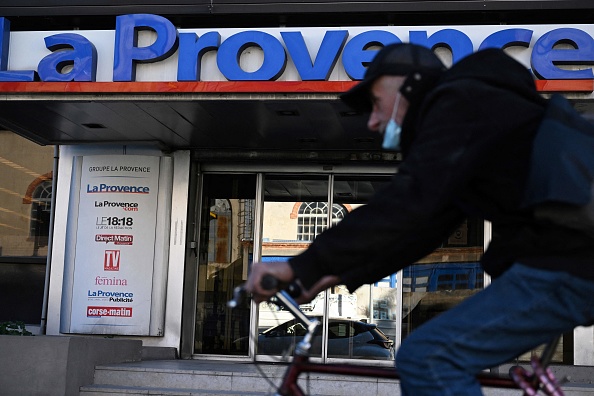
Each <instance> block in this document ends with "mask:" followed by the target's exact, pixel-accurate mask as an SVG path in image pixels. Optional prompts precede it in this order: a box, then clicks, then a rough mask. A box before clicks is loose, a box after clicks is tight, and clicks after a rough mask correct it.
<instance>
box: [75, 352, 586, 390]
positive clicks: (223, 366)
mask: <svg viewBox="0 0 594 396" xmlns="http://www.w3.org/2000/svg"><path fill="white" fill-rule="evenodd" d="M285 370H286V366H285V365H284V364H254V363H235V362H228V361H225V362H219V361H206V360H179V359H178V360H153V361H144V362H131V363H122V364H110V365H102V366H98V367H96V369H95V381H94V384H93V385H88V386H83V387H81V389H80V395H81V396H115V395H119V396H123V395H152V396H155V395H163V396H172V395H178V396H191V395H196V396H205V395H212V396H227V395H228V396H236V395H245V396H252V395H254V396H257V395H273V394H274V393H275V388H276V386H278V384H280V382H281V379H282V376H283V374H284V372H285ZM300 385H301V386H302V388H303V389H304V390H306V392H307V393H308V394H312V395H320V396H322V395H323V396H331V395H340V396H360V395H363V394H364V395H377V396H384V395H386V396H388V395H389V396H399V395H400V391H399V388H398V382H397V381H394V380H386V379H376V378H361V377H347V376H337V375H320V374H311V375H310V376H309V381H307V380H306V379H305V378H302V379H301V380H300ZM563 389H564V391H565V395H566V396H594V385H592V384H576V383H569V384H565V385H564V386H563ZM484 394H485V396H519V395H520V394H521V392H519V391H518V390H506V389H492V388H488V389H484Z"/></svg>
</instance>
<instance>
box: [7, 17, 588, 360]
mask: <svg viewBox="0 0 594 396" xmlns="http://www.w3.org/2000/svg"><path fill="white" fill-rule="evenodd" d="M9 19H10V18H2V19H0V23H1V26H2V29H0V34H2V40H0V43H1V46H0V55H2V56H1V57H0V60H1V61H0V91H2V95H3V99H4V100H3V104H2V106H0V125H2V126H3V127H4V128H5V129H6V130H9V131H13V132H15V133H17V134H19V135H22V136H24V137H26V138H29V139H31V140H33V141H34V142H36V143H39V144H43V145H57V146H58V148H59V149H58V150H57V151H56V154H55V157H56V167H55V173H54V175H55V177H53V180H54V184H53V187H54V190H53V195H54V199H55V203H54V206H53V208H54V212H53V217H52V228H51V229H52V233H51V236H50V238H49V246H50V247H49V248H48V252H47V255H48V267H49V271H48V283H47V285H48V292H47V294H46V301H47V305H46V306H47V316H46V317H45V318H44V319H47V320H46V323H44V325H45V332H46V333H47V334H50V335H61V334H84V335H97V336H104V335H113V336H116V337H133V338H139V339H142V340H143V343H144V345H147V346H163V347H175V348H177V349H178V350H179V353H180V355H181V356H182V357H183V358H204V359H208V358H219V359H220V358H221V357H225V358H226V359H236V360H245V361H252V360H265V361H266V360H277V359H279V358H280V357H282V355H283V354H284V353H285V351H286V350H287V349H289V348H290V346H291V344H292V343H293V342H294V341H295V339H297V337H299V334H300V329H299V326H297V325H295V324H294V323H291V322H290V320H291V318H290V317H288V316H287V315H286V312H284V311H282V310H278V309H277V308H275V307H274V306H271V305H269V304H262V305H261V306H259V307H258V306H256V305H255V304H253V303H251V302H249V301H246V302H245V303H244V304H243V305H242V306H240V307H239V308H237V309H235V310H230V309H229V308H227V306H226V301H227V300H228V299H229V298H230V297H231V294H232V291H233V289H234V288H235V287H236V286H237V285H239V284H241V283H242V282H243V281H245V279H246V277H247V273H248V271H249V267H250V264H251V263H252V262H253V261H256V260H262V261H267V260H268V261H269V260H286V259H287V258H288V257H291V256H293V255H295V254H297V253H299V252H300V251H302V250H303V249H305V248H306V247H307V245H308V244H309V243H311V241H312V240H313V239H314V238H315V237H316V236H317V235H318V234H319V233H320V232H322V231H323V230H324V229H325V228H328V227H331V226H332V225H333V224H336V223H338V222H339V221H340V220H341V219H342V218H343V217H344V216H345V215H346V214H347V213H348V212H349V211H351V210H353V209H354V208H356V207H357V206H360V205H364V204H365V203H366V202H367V200H368V199H369V197H370V196H371V195H372V194H373V193H374V192H375V191H377V190H378V189H380V188H381V187H382V185H384V184H385V183H387V182H388V181H389V179H390V175H391V174H393V173H394V172H395V171H396V170H397V167H398V163H399V159H400V157H399V155H398V154H392V153H386V152H382V151H381V150H380V147H379V141H378V139H377V136H375V135H374V134H373V133H370V132H369V131H367V130H366V127H365V122H366V118H365V114H357V113H355V112H353V111H352V110H351V109H349V108H348V107H346V106H345V105H344V104H342V103H341V102H340V101H339V100H338V94H339V93H340V92H343V91H345V90H346V89H348V88H349V87H350V86H352V85H353V84H354V83H355V82H354V81H355V80H358V79H360V78H362V76H363V73H364V70H365V65H366V63H367V62H369V60H370V59H371V58H372V57H373V55H374V53H375V51H377V49H378V48H379V47H380V46H381V45H385V44H388V43H392V42H398V41H402V42H415V43H418V44H422V45H426V46H428V47H431V48H433V49H434V50H435V51H436V53H437V54H438V55H439V56H440V57H441V58H442V59H443V60H444V62H445V63H446V64H448V65H451V64H452V63H454V62H456V61H458V60H459V59H461V58H463V57H464V56H466V55H468V54H470V53H472V52H473V51H477V50H479V49H482V48H486V47H501V48H505V49H506V51H507V52H508V53H509V54H510V55H512V56H514V57H515V58H516V59H518V60H519V61H520V62H522V63H523V64H524V65H525V66H526V67H528V68H531V69H532V71H533V72H534V74H535V76H536V78H537V80H536V83H537V87H538V89H539V90H540V91H541V92H542V93H543V94H545V95H546V94H550V93H552V92H561V93H563V94H564V95H566V96H567V97H569V98H570V99H572V101H573V103H574V105H575V106H576V107H577V108H578V109H579V110H580V111H581V112H583V113H585V114H586V115H588V114H591V115H594V109H593V108H592V100H593V99H594V96H593V91H594V75H593V74H592V69H591V65H592V64H593V63H594V51H593V48H594V26H593V25H586V24H574V25H572V26H571V27H567V25H562V24H522V25H507V26H501V25H495V24H491V25H448V26H444V25H423V26H419V25H417V26H407V25H398V26H387V25H383V26H359V25H353V26H348V25H347V26H346V27H333V28H323V27H291V28H287V27H280V28H279V27H276V28H192V27H184V28H178V27H176V25H175V23H174V21H173V20H171V19H168V18H166V17H163V16H159V15H155V14H122V15H119V16H117V17H116V18H115V23H114V26H113V28H112V29H106V30H105V29H104V30H85V29H83V28H82V27H81V28H80V29H77V30H60V31H38V30H19V31H12V30H11V27H10V22H9ZM37 173H39V174H40V172H37ZM37 173H36V174H37ZM36 177H37V178H39V177H40V176H39V175H38V176H36ZM46 179H47V178H46ZM42 181H43V180H42V178H41V179H39V182H38V183H37V184H36V185H35V186H37V185H38V184H40V183H41V182H42ZM30 188H33V187H30ZM38 194H40V198H39V199H38V200H36V201H35V202H36V203H37V204H38V206H40V204H39V203H41V202H42V198H43V197H41V195H43V191H42V190H39V192H38ZM40 207H41V206H40ZM490 235H491V229H490V224H489V223H485V222H484V221H483V220H482V219H468V220H467V221H466V222H465V223H464V224H463V225H462V226H461V227H460V228H459V229H458V230H456V232H455V233H454V234H452V236H450V238H448V239H447V240H445V241H444V242H443V244H442V246H441V247H440V248H439V249H438V250H437V251H436V252H435V253H433V254H431V255H430V256H428V257H426V258H425V259H423V260H422V261H421V262H419V263H416V264H415V265H413V266H410V267H408V268H406V269H404V270H403V271H400V272H398V273H395V274H393V275H392V276H390V277H387V278H385V279H383V280H382V281H379V282H377V283H375V284H373V285H366V286H363V287H361V288H360V289H359V290H357V291H355V292H354V293H348V291H347V290H346V289H345V288H344V287H341V286H337V287H335V288H332V289H331V290H328V291H327V292H325V293H322V294H320V295H319V296H318V297H317V298H316V299H314V301H312V302H311V304H308V305H307V306H304V307H303V309H305V310H306V311H307V312H309V313H311V314H312V315H319V316H320V317H322V318H323V320H324V326H323V330H322V334H321V337H320V340H319V343H318V344H317V345H316V346H315V356H316V357H318V358H319V359H321V360H324V361H330V360H350V359H358V360H366V361H373V362H375V363H374V364H384V362H387V364H391V363H390V361H391V360H392V359H393V352H394V349H395V348H397V346H398V345H399V343H400V341H401V340H402V339H403V338H404V337H406V335H407V334H408V333H409V332H410V331H412V330H414V329H415V328H416V327H417V326H419V325H420V324H421V323H423V322H424V321H426V320H428V319H430V318H431V317H433V316H435V315H437V314H438V313H439V312H441V311H443V310H445V309H447V308H449V307H451V306H452V305H454V304H456V303H457V302H459V301H461V300H462V299H464V298H466V297H467V296H469V295H471V294H473V293H475V292H477V291H478V290H480V289H482V288H483V287H485V286H486V285H487V284H488V283H489V278H488V276H487V275H486V274H484V273H483V271H482V269H481V268H480V266H479V265H478V261H479V259H480V255H481V253H482V252H483V250H484V247H485V246H486V244H488V241H489V239H490ZM395 260H397V258H395ZM369 324H373V326H369ZM378 329H379V331H378ZM258 334H259V335H258ZM384 336H385V337H387V338H384ZM322 340H323V341H322ZM593 351H594V336H593V333H592V330H591V329H579V330H576V331H575V333H574V334H567V335H565V337H564V342H563V345H562V346H561V347H560V349H559V351H558V356H557V358H556V360H557V361H558V362H563V363H567V364H589V365H592V364H594V361H590V360H588V359H591V356H592V355H593ZM382 361H384V362H382Z"/></svg>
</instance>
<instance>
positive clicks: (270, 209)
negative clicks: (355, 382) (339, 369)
mask: <svg viewBox="0 0 594 396" xmlns="http://www.w3.org/2000/svg"><path fill="white" fill-rule="evenodd" d="M328 186H329V183H328V176H315V175H312V176H306V177H304V176H290V175H281V176H275V175H268V176H266V177H265V180H264V205H263V214H262V248H261V251H262V258H261V260H262V261H263V262H270V261H286V260H288V259H289V258H290V257H292V256H295V255H297V254H299V253H300V252H302V251H303V250H305V249H307V247H308V246H309V244H311V242H312V241H313V240H314V239H315V238H316V236H318V235H319V234H321V233H322V232H323V231H324V230H325V229H326V228H328V224H329V219H330V218H331V213H330V209H329V206H328V205H329V203H328V191H329V190H328ZM325 304H326V301H325V293H320V294H319V295H318V296H317V297H316V298H315V299H314V300H313V301H312V302H311V303H309V304H306V305H302V306H301V308H302V309H303V310H304V311H305V312H306V314H308V315H310V316H317V317H319V319H320V320H322V318H323V316H324V312H325ZM257 333H258V337H257V340H256V341H257V345H256V346H257V349H256V353H257V355H258V359H259V360H268V359H272V360H277V359H279V357H285V356H290V355H291V354H292V352H293V349H294V347H295V344H296V343H297V342H299V341H300V340H301V339H302V338H303V335H304V334H305V328H304V327H303V326H302V325H301V324H299V323H296V321H295V320H294V318H293V316H292V315H291V313H289V312H288V311H284V310H283V309H281V308H279V307H277V306H276V305H274V304H270V303H261V304H260V306H259V310H258V327H257ZM323 334H325V327H324V326H323V327H322V331H321V333H320V334H319V336H318V337H315V339H314V342H312V349H311V356H313V357H321V356H322V342H321V340H322V338H323ZM270 356H274V358H270Z"/></svg>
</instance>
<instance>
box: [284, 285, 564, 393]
mask: <svg viewBox="0 0 594 396" xmlns="http://www.w3.org/2000/svg"><path fill="white" fill-rule="evenodd" d="M276 299H277V300H278V301H279V302H280V305H282V306H283V307H285V308H286V309H288V310H289V311H290V312H291V313H292V314H293V315H294V316H295V318H297V319H298V320H299V321H301V322H302V323H303V324H304V325H305V326H306V327H307V330H308V332H307V334H306V336H305V337H304V338H303V340H302V341H301V342H299V343H298V344H297V346H296V347H295V353H294V356H293V360H292V362H291V363H290V364H289V367H288V368H287V370H286V372H285V375H284V376H283V382H282V384H281V385H280V387H279V388H278V390H277V393H276V394H277V395H280V396H304V395H305V392H304V391H303V390H302V389H301V387H300V386H299V382H298V381H299V376H300V375H301V374H303V373H318V374H337V375H347V376H359V377H372V378H386V379H395V380H397V379H400V375H399V373H398V371H397V370H396V369H395V368H391V367H390V368H387V367H373V366H364V365H357V364H337V363H334V364H322V363H314V362H310V360H309V348H310V346H311V338H312V337H313V334H314V333H315V330H316V328H317V327H318V326H319V325H320V323H319V322H318V321H317V320H311V319H310V318H308V317H307V316H306V315H305V314H304V313H303V311H301V309H300V308H299V305H298V304H297V303H296V302H295V300H294V299H293V298H292V297H291V296H290V295H289V294H288V293H287V292H286V291H279V292H278V293H277V294H276ZM558 342H559V338H557V339H555V340H554V341H553V342H551V343H550V344H548V345H547V347H546V348H545V350H544V352H543V354H542V357H541V360H538V362H537V363H536V364H537V365H538V367H535V366H534V363H533V367H534V369H535V372H536V373H537V374H538V376H536V375H532V374H531V373H528V372H526V371H525V370H523V369H521V371H517V375H516V376H515V378H514V377H512V376H500V375H497V374H491V373H481V374H479V375H477V379H478V381H479V383H480V384H481V386H483V387H492V388H501V389H521V390H523V392H524V393H523V394H524V395H525V396H533V395H537V393H538V391H539V389H540V388H541V387H542V388H543V391H544V392H545V394H546V395H550V396H563V392H562V391H561V390H560V389H559V387H558V385H557V383H556V381H555V379H554V377H553V376H552V373H550V371H548V370H546V366H548V364H549V362H550V360H551V358H552V355H553V352H554V350H555V348H556V346H557V343H558ZM539 369H540V370H541V371H543V373H542V374H539V373H538V370H539ZM541 384H542V386H541Z"/></svg>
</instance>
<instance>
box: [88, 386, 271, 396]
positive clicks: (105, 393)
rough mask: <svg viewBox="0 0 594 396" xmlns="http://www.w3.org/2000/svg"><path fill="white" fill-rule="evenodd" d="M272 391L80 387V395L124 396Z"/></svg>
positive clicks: (247, 395) (242, 395)
mask: <svg viewBox="0 0 594 396" xmlns="http://www.w3.org/2000/svg"><path fill="white" fill-rule="evenodd" d="M271 394H273V393H272V392H249V391H229V390H204V389H180V388H175V389H172V388H148V387H141V386H121V385H120V386H118V385H88V386H83V387H81V389H80V395H81V396H125V395H151V396H265V395H271Z"/></svg>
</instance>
